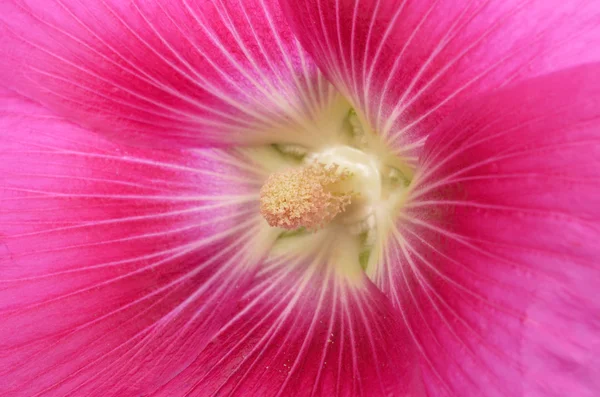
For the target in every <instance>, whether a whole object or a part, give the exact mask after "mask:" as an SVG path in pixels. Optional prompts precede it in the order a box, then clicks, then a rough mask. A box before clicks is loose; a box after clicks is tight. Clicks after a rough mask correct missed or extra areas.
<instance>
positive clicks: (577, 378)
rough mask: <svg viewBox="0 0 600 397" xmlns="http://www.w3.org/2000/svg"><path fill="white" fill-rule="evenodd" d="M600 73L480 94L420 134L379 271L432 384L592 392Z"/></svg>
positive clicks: (598, 325)
mask: <svg viewBox="0 0 600 397" xmlns="http://www.w3.org/2000/svg"><path fill="white" fill-rule="evenodd" d="M598 73H600V64H593V65H591V66H586V67H579V68H575V69H569V70H567V71H563V72H560V73H556V74H552V75H549V76H547V77H543V78H538V79H534V80H530V81H528V82H526V83H523V84H520V85H516V86H512V88H509V89H504V90H502V91H500V92H498V93H496V94H493V95H490V96H487V97H483V98H479V99H477V100H474V101H472V102H470V103H469V104H468V105H467V106H466V107H465V108H464V109H463V110H462V111H459V112H456V113H453V115H451V116H450V117H449V118H448V119H447V120H446V121H445V122H444V123H443V124H442V125H441V126H440V128H439V129H438V130H437V132H434V133H433V134H432V135H431V137H430V140H429V141H428V142H427V144H426V146H425V151H424V153H425V154H424V159H423V165H422V170H421V172H420V173H419V174H418V175H417V176H416V180H415V183H416V186H414V187H413V190H411V193H410V196H409V198H408V199H407V200H408V204H407V205H406V207H405V209H404V210H403V212H402V215H401V218H400V220H399V221H398V222H397V224H396V225H395V228H396V229H395V230H396V231H395V239H393V240H392V242H391V244H390V247H389V249H388V252H387V258H388V261H387V267H383V268H382V269H381V271H380V273H381V274H379V275H378V278H377V279H382V280H386V281H385V282H382V283H380V284H381V287H382V288H383V290H384V291H385V292H386V293H387V295H388V296H390V297H391V298H392V301H394V302H396V306H398V307H399V308H401V309H402V307H406V306H409V305H410V306H412V309H411V317H410V321H408V322H407V324H408V325H409V327H410V328H411V329H413V334H414V335H415V338H416V341H417V344H418V346H419V347H420V350H421V353H422V354H421V357H422V366H423V372H424V379H425V384H426V385H427V387H428V389H429V391H430V393H431V395H435V396H444V395H449V396H465V397H469V396H483V395H484V396H521V395H522V396H536V397H537V396H539V397H541V396H557V397H558V396H586V397H592V396H597V395H598V394H599V393H600V380H599V378H598V377H597V376H596V375H597V369H598V368H599V366H600V360H599V358H598V357H600V355H599V353H600V344H599V343H598V342H599V339H598V335H599V334H600V304H599V302H598V299H597V288H598V285H600V267H599V266H598V258H599V257H600V245H599V244H598V241H600V106H599V105H600V80H598V78H597V76H598ZM405 310H406V309H405Z"/></svg>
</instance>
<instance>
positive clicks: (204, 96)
mask: <svg viewBox="0 0 600 397" xmlns="http://www.w3.org/2000/svg"><path fill="white" fill-rule="evenodd" d="M0 79H1V80H2V82H3V84H8V85H9V86H10V87H11V88H13V89H15V90H17V91H19V92H20V93H22V94H24V95H26V96H28V97H31V98H33V99H34V100H36V101H41V102H42V103H44V104H45V105H47V106H48V107H49V108H51V109H53V110H55V111H57V112H58V113H59V114H61V115H63V116H65V117H67V118H69V119H70V120H72V121H74V122H76V123H77V124H80V125H83V126H86V127H90V128H92V129H94V130H98V131H102V132H105V133H109V134H111V135H112V136H116V137H119V138H129V139H134V140H135V143H136V144H138V145H139V144H143V145H146V146H148V145H153V144H154V145H155V146H156V145H162V144H168V145H170V146H171V147H172V146H173V145H179V146H188V147H189V146H196V147H198V146H206V145H224V144H231V143H236V144H240V143H249V142H253V143H256V142H257V141H258V142H261V143H271V141H276V142H277V141H279V140H278V138H280V135H281V134H282V132H283V131H288V132H287V134H288V135H290V134H291V132H290V131H291V130H293V131H296V132H297V133H298V134H299V135H302V132H305V131H307V130H308V131H309V132H310V131H312V130H313V129H314V126H313V125H311V123H310V121H311V120H314V119H315V118H316V117H317V118H318V113H319V111H320V110H321V109H322V108H323V107H327V106H328V105H329V104H330V102H331V101H332V99H333V97H335V94H334V93H333V90H332V87H331V86H330V85H329V84H328V83H326V82H325V81H324V80H323V78H322V76H321V75H320V73H319V72H318V70H317V69H316V68H315V66H314V65H313V63H312V61H310V60H309V59H308V58H307V57H306V55H305V53H304V52H303V50H302V49H301V47H300V45H299V44H298V42H297V40H296V39H295V37H294V36H293V35H292V33H291V32H290V30H289V28H288V27H287V23H286V21H285V20H284V17H283V15H282V13H281V10H280V8H279V5H278V4H277V1H275V0H250V1H248V0H243V1H242V0H217V1H210V0H176V1H169V2H164V1H155V0H134V1H120V0H102V1H94V2H87V1H79V0H45V1H38V0H8V1H3V2H2V3H1V4H0ZM298 139H299V138H298ZM288 140H292V138H291V137H288Z"/></svg>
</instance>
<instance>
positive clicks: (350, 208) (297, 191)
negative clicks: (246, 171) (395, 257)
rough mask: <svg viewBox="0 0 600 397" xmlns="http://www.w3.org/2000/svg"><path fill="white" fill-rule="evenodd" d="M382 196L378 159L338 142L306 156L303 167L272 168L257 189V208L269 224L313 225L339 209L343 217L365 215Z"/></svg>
mask: <svg viewBox="0 0 600 397" xmlns="http://www.w3.org/2000/svg"><path fill="white" fill-rule="evenodd" d="M380 196H381V177H380V175H379V168H378V164H377V161H376V159H375V158H373V157H371V156H369V155H367V154H366V153H364V152H362V151H360V150H358V149H355V148H352V147H349V146H336V147H331V148H327V149H325V150H323V151H321V152H318V153H312V154H310V155H308V156H306V158H305V165H304V166H303V167H300V168H292V169H286V170H284V171H281V172H277V173H275V174H272V175H271V176H270V177H269V178H268V179H267V181H266V182H265V184H264V185H263V187H262V189H261V192H260V211H261V214H262V215H263V217H264V218H265V219H266V220H267V222H268V223H269V225H271V226H274V227H280V228H284V229H288V230H295V229H299V228H306V229H308V230H317V229H320V228H322V227H324V226H326V225H327V224H329V223H330V222H332V221H333V220H334V218H336V217H337V216H338V215H339V214H341V213H343V212H344V217H343V219H344V221H345V223H346V222H356V221H360V220H363V219H365V218H366V217H367V216H368V214H369V212H370V204H371V203H372V202H373V201H374V200H377V199H378V198H379V197H380Z"/></svg>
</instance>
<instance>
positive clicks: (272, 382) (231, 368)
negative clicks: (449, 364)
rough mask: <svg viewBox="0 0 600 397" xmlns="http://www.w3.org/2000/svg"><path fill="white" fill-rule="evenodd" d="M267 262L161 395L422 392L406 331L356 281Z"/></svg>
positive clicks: (313, 267)
mask: <svg viewBox="0 0 600 397" xmlns="http://www.w3.org/2000/svg"><path fill="white" fill-rule="evenodd" d="M338 264H339V263H338ZM268 265H269V267H268V268H267V269H266V270H264V271H262V272H261V273H260V274H259V277H257V279H256V280H255V282H254V284H253V286H252V289H251V290H250V292H249V293H248V294H247V295H246V296H245V297H244V300H243V305H242V306H241V308H240V312H239V313H238V314H237V315H236V316H235V317H234V318H233V319H232V320H231V321H230V322H229V323H228V324H227V325H226V326H225V327H224V328H223V330H222V331H220V332H219V334H218V335H217V337H216V338H215V339H214V341H213V342H212V343H211V344H210V345H209V346H208V347H207V349H206V350H205V351H204V352H203V353H202V354H201V355H200V357H199V360H198V362H197V363H196V365H193V366H190V367H189V368H188V370H187V371H186V372H185V373H183V374H182V376H180V377H178V378H177V379H175V380H174V381H173V382H171V383H169V384H168V385H166V386H165V388H163V389H161V393H163V394H164V395H168V396H171V395H183V394H182V391H183V393H184V394H186V395H192V396H213V395H234V396H261V397H272V396H273V397H274V396H299V397H303V396H345V397H350V396H370V397H371V396H372V397H379V396H390V395H393V396H396V395H397V396H404V395H411V396H416V397H419V396H424V394H423V392H424V389H423V385H422V381H421V378H420V371H419V368H418V366H417V365H415V363H414V361H413V358H414V352H413V345H412V344H411V343H410V341H409V340H408V338H407V335H406V330H405V329H404V328H403V327H402V326H401V325H400V324H399V323H398V322H396V321H395V319H394V318H395V316H394V314H393V312H392V310H393V309H392V308H391V306H390V305H389V303H388V301H387V299H386V298H385V297H384V296H383V295H382V294H381V292H380V291H378V290H377V289H376V288H375V286H374V285H373V284H372V283H371V282H370V281H369V280H368V279H367V278H366V277H364V275H360V276H359V277H358V279H351V278H347V277H345V276H344V275H342V274H338V273H337V271H336V269H335V266H333V265H332V263H330V262H329V263H328V262H319V261H318V259H317V260H314V259H313V258H311V259H308V258H305V259H300V260H298V259H296V260H294V259H290V258H286V257H279V258H274V259H272V260H271V262H270V263H268ZM344 265H346V266H349V265H351V264H348V263H344ZM356 265H358V263H357V264H356ZM338 270H339V268H338ZM409 392H410V394H408V393H409ZM188 393H189V394H188Z"/></svg>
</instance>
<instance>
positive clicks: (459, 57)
mask: <svg viewBox="0 0 600 397" xmlns="http://www.w3.org/2000/svg"><path fill="white" fill-rule="evenodd" d="M282 5H283V8H284V11H286V14H287V15H288V16H289V17H290V21H291V24H292V26H293V27H295V32H296V34H297V35H298V38H299V39H300V41H301V42H302V44H303V45H304V47H305V48H306V49H307V50H308V51H309V52H310V54H311V55H312V56H313V58H314V59H315V61H316V62H317V63H318V64H319V66H320V67H321V68H322V70H323V71H324V72H325V74H326V75H327V76H328V77H329V78H330V80H331V81H332V82H333V83H334V84H335V85H336V86H337V87H338V88H340V90H341V91H342V92H344V93H345V94H346V95H347V96H348V97H349V98H351V100H352V102H353V103H354V105H355V106H356V107H358V108H359V109H361V110H362V112H363V113H364V117H365V118H366V119H368V121H369V122H370V124H371V127H372V128H373V129H374V130H375V131H376V132H378V133H380V134H381V135H383V136H384V137H385V139H386V140H388V141H389V142H390V144H393V145H394V146H395V147H396V150H397V151H398V152H399V153H400V154H403V155H405V156H407V157H412V156H414V155H415V154H416V153H418V149H420V148H421V146H422V144H423V138H424V137H425V136H426V135H427V134H428V133H429V132H431V131H432V129H433V128H435V126H436V125H437V124H438V123H439V122H440V121H441V120H442V119H443V117H444V116H445V115H447V114H448V112H449V111H450V109H451V108H452V107H454V106H455V105H456V104H457V103H459V102H460V101H461V100H462V99H464V98H467V97H469V96H472V95H473V94H475V93H478V92H482V91H484V90H486V89H489V88H493V87H498V86H502V85H504V84H506V83H508V82H510V81H514V80H520V79H522V78H525V77H531V76H535V75H542V74H544V73H547V72H549V71H553V70H558V69H561V68H564V67H567V66H572V65H578V64H582V63H584V62H589V61H593V60H599V59H600V50H599V49H600V3H599V2H598V1H596V0H583V1H571V0H566V1H553V0H530V1H523V0H502V1H468V0H418V1H410V0H408V1H407V0H389V1H381V0H357V1H341V0H282ZM415 149H417V150H415Z"/></svg>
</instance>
